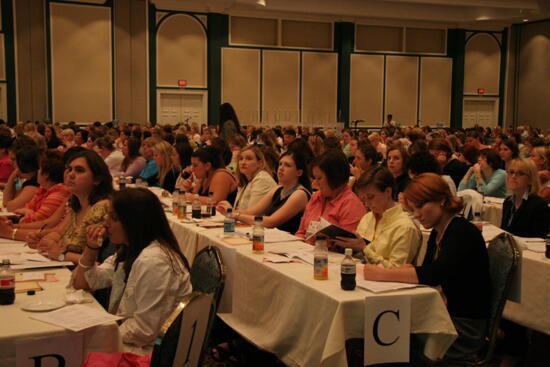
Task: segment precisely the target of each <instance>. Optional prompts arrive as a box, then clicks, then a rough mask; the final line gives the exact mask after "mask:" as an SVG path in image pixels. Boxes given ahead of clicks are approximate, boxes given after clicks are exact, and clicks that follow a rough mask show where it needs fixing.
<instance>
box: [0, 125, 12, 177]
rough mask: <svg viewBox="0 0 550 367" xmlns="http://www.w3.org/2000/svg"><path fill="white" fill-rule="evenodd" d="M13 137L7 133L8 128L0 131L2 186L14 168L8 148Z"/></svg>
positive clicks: (0, 173) (0, 174) (0, 175)
mask: <svg viewBox="0 0 550 367" xmlns="http://www.w3.org/2000/svg"><path fill="white" fill-rule="evenodd" d="M12 141H13V138H12V137H11V135H9V130H8V131H4V130H2V131H1V132H0V184H1V186H2V187H3V186H4V184H5V183H6V182H8V178H10V176H11V174H12V172H13V171H14V170H15V167H13V162H12V160H11V159H10V154H9V152H8V149H9V148H10V146H11V143H12Z"/></svg>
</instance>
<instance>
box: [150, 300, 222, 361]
mask: <svg viewBox="0 0 550 367" xmlns="http://www.w3.org/2000/svg"><path fill="white" fill-rule="evenodd" d="M213 308H214V298H213V295H212V294H206V293H202V292H198V291H193V292H192V293H191V294H189V295H187V296H185V297H184V299H183V300H182V301H181V302H180V303H179V304H178V306H177V307H176V309H175V310H174V312H172V314H171V315H170V316H169V317H168V319H167V320H166V321H165V322H164V324H163V325H162V328H161V330H160V333H159V336H158V338H157V340H156V342H155V347H154V349H153V355H152V356H151V367H169V366H173V367H176V366H178V367H179V366H185V367H197V366H199V363H200V361H201V358H202V351H203V349H204V344H205V342H206V339H207V333H208V327H209V325H210V323H211V318H213V315H214V313H212V309H213Z"/></svg>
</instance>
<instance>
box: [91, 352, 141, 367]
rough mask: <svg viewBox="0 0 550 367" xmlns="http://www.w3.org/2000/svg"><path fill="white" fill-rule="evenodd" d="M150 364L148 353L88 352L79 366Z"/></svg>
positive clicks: (104, 366) (135, 366)
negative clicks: (142, 354) (141, 354)
mask: <svg viewBox="0 0 550 367" xmlns="http://www.w3.org/2000/svg"><path fill="white" fill-rule="evenodd" d="M150 364H151V355H150V354H147V355H144V356H140V355H137V354H134V353H127V352H118V353H101V352H90V353H88V356H87V357H86V360H85V361H84V362H83V363H82V365H81V367H149V366H150Z"/></svg>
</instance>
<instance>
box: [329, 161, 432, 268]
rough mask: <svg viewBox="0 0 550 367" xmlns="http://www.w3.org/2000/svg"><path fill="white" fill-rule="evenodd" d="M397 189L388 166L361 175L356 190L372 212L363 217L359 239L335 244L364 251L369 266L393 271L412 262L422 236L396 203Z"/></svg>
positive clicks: (359, 228)
mask: <svg viewBox="0 0 550 367" xmlns="http://www.w3.org/2000/svg"><path fill="white" fill-rule="evenodd" d="M395 186H396V182H395V179H394V177H393V175H392V174H391V173H390V171H388V169H387V168H384V167H381V168H378V169H376V170H374V171H372V172H366V173H364V174H363V175H361V177H360V178H359V180H358V181H357V182H356V183H355V188H354V191H355V192H356V193H357V195H358V196H359V197H360V198H361V200H362V201H363V203H365V206H366V207H367V208H368V209H370V212H368V213H367V214H365V216H363V218H361V221H360V222H359V225H358V226H357V233H356V238H345V237H337V239H336V241H335V244H336V245H338V246H341V247H349V248H352V249H354V250H355V251H362V252H363V254H364V256H365V260H366V262H367V263H368V264H381V265H382V266H384V267H385V268H393V267H397V266H401V265H405V264H410V263H412V262H413V261H414V260H415V259H416V255H417V253H418V250H419V249H420V245H421V243H422V234H421V233H420V230H419V229H418V227H416V225H415V224H414V223H413V221H412V220H411V219H410V217H409V215H408V214H407V213H405V212H404V211H403V209H402V207H401V205H400V204H398V203H396V202H395V201H394V200H393V190H394V189H395Z"/></svg>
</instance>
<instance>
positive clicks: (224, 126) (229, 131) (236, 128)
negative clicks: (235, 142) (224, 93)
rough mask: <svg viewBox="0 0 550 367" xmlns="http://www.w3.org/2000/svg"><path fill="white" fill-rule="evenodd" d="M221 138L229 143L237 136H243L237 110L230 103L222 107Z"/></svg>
mask: <svg viewBox="0 0 550 367" xmlns="http://www.w3.org/2000/svg"><path fill="white" fill-rule="evenodd" d="M219 129H220V130H219V131H220V137H221V138H222V139H224V140H226V141H227V139H229V138H230V137H231V136H233V135H235V134H241V124H240V123H239V118H238V117H237V113H236V112H235V109H234V108H233V106H232V105H231V104H230V103H224V104H222V105H221V106H220V124H219Z"/></svg>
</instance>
